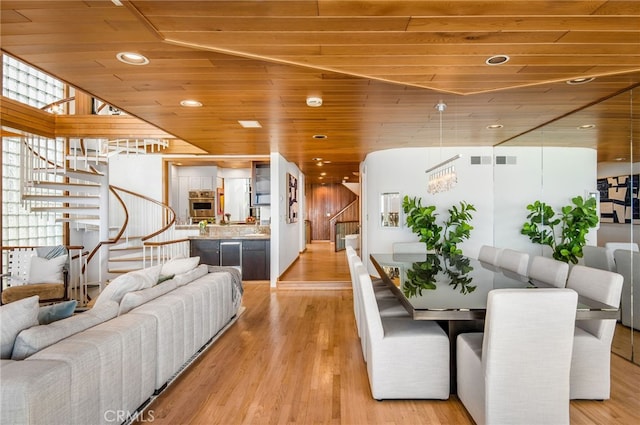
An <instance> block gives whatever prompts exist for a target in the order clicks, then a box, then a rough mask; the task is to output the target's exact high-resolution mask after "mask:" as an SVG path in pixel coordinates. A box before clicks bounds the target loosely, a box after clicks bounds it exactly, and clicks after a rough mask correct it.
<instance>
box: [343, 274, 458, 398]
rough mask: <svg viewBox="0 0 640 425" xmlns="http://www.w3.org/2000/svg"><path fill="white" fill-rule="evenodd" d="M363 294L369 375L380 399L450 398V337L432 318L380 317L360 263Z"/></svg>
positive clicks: (370, 384)
mask: <svg viewBox="0 0 640 425" xmlns="http://www.w3.org/2000/svg"><path fill="white" fill-rule="evenodd" d="M355 269H356V274H357V276H358V279H359V281H360V287H361V290H362V296H363V310H364V318H365V326H364V333H365V334H366V341H367V343H366V346H365V349H366V351H367V354H366V359H367V375H368V377H369V386H370V388H371V394H372V396H373V398H375V399H376V400H383V399H442V400H445V399H447V398H449V376H450V375H449V338H448V337H447V334H446V333H445V332H444V330H443V329H442V328H441V327H440V326H439V325H438V324H437V322H435V321H424V320H413V319H412V318H410V317H381V316H380V313H379V311H378V307H377V303H376V298H375V295H374V291H373V286H372V283H371V277H370V276H369V273H368V272H367V270H366V268H365V267H364V265H363V264H362V263H360V264H357V263H356V265H355Z"/></svg>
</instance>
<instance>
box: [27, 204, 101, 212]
mask: <svg viewBox="0 0 640 425" xmlns="http://www.w3.org/2000/svg"><path fill="white" fill-rule="evenodd" d="M99 209H100V207H98V206H97V205H87V206H75V207H58V206H53V207H32V208H31V211H66V210H99Z"/></svg>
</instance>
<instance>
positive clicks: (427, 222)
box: [402, 196, 476, 255]
mask: <svg viewBox="0 0 640 425" xmlns="http://www.w3.org/2000/svg"><path fill="white" fill-rule="evenodd" d="M402 209H403V211H404V213H405V215H406V221H407V226H409V228H410V229H411V231H413V233H416V234H417V235H418V236H419V237H420V242H424V243H425V244H426V245H427V250H428V251H435V252H438V253H441V254H447V255H461V254H462V250H461V249H460V248H458V244H459V243H461V242H463V241H464V240H465V239H469V236H470V235H471V230H473V226H472V225H471V224H469V222H470V221H471V219H472V218H473V216H472V215H471V211H476V209H475V207H474V206H473V204H469V203H467V202H464V201H461V202H460V205H459V207H458V206H456V205H453V206H452V207H451V208H449V209H448V212H449V217H448V219H447V220H446V221H445V222H444V223H443V224H444V227H443V226H440V225H439V224H438V223H437V215H438V214H437V213H436V212H435V211H436V207H435V206H434V205H430V206H426V207H425V206H422V200H421V199H419V198H418V197H414V198H409V197H408V196H405V197H404V198H403V200H402Z"/></svg>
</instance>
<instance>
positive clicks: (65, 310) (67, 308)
mask: <svg viewBox="0 0 640 425" xmlns="http://www.w3.org/2000/svg"><path fill="white" fill-rule="evenodd" d="M77 305H78V301H76V300H70V301H64V302H61V303H56V304H51V305H46V306H43V307H40V311H38V322H39V323H40V324H41V325H48V324H49V323H52V322H55V321H57V320H62V319H66V318H67V317H71V316H72V315H73V312H74V311H76V306H77Z"/></svg>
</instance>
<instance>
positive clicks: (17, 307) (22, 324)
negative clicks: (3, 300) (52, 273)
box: [0, 295, 40, 359]
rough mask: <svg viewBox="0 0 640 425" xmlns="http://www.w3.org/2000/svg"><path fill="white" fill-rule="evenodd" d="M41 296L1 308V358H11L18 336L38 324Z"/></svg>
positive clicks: (24, 299)
mask: <svg viewBox="0 0 640 425" xmlns="http://www.w3.org/2000/svg"><path fill="white" fill-rule="evenodd" d="M39 299H40V298H39V297H38V296H37V295H36V296H33V297H29V298H23V299H21V300H18V301H14V302H12V303H9V304H5V305H3V306H2V307H1V308H0V323H1V324H2V326H0V328H1V329H2V332H1V334H2V336H1V337H0V358H2V359H10V358H11V352H12V351H13V344H14V343H15V340H16V337H17V336H18V334H19V333H20V332H21V331H22V330H23V329H28V328H30V327H32V326H36V325H38V312H39V310H40V308H39V304H38V301H39Z"/></svg>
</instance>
